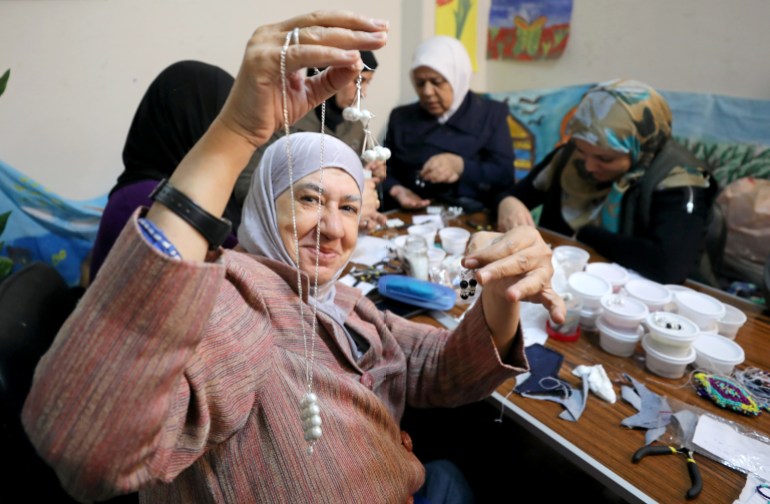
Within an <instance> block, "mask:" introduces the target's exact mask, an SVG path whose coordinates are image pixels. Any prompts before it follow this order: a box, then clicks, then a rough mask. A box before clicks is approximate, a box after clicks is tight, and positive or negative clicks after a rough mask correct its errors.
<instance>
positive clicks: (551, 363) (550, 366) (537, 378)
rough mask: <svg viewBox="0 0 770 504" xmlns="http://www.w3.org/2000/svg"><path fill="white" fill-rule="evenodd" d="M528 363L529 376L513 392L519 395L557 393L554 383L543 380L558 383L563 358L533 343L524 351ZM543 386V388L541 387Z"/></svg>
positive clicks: (555, 352)
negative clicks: (552, 380) (551, 380)
mask: <svg viewBox="0 0 770 504" xmlns="http://www.w3.org/2000/svg"><path fill="white" fill-rule="evenodd" d="M524 353H525V354H526V356H527V361H528V362H529V369H530V371H529V372H530V376H529V378H527V379H526V380H525V381H524V382H522V383H521V384H519V385H518V386H517V387H516V388H515V389H514V390H515V391H516V392H518V393H519V394H547V393H555V392H558V390H559V389H558V388H555V387H554V383H553V382H550V383H549V381H550V380H546V381H542V380H543V378H553V379H554V380H556V381H558V376H559V369H560V368H561V364H562V362H563V361H564V356H563V355H562V354H560V353H559V352H557V351H555V350H551V349H550V348H546V347H544V346H543V345H541V344H540V343H534V344H532V345H529V346H528V347H526V348H525V349H524ZM543 384H545V386H544V385H543Z"/></svg>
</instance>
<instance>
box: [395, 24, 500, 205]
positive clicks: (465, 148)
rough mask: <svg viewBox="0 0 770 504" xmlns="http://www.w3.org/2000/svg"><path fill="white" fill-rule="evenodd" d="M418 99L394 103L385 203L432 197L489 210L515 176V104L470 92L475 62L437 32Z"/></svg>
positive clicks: (419, 67) (416, 69) (426, 53)
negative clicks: (511, 107)
mask: <svg viewBox="0 0 770 504" xmlns="http://www.w3.org/2000/svg"><path fill="white" fill-rule="evenodd" d="M411 79H412V85H413V86H414V89H415V92H416V93H417V96H418V101H417V103H412V104H410V105H404V106H401V107H398V108H396V109H394V110H393V112H392V113H391V114H390V120H389V121H388V132H387V135H386V137H385V145H386V146H387V147H388V148H390V150H391V153H392V155H391V158H390V159H389V160H388V175H387V177H386V179H385V182H384V183H383V193H384V195H385V201H384V202H383V203H384V208H386V209H387V208H421V207H424V206H427V205H428V204H429V203H430V200H431V199H437V200H438V201H439V202H443V203H446V204H450V205H460V206H462V207H463V208H464V209H465V210H466V211H467V212H475V211H479V210H483V209H484V207H485V204H484V202H485V201H490V200H491V198H490V196H491V195H492V194H494V192H495V191H496V189H494V188H495V187H500V184H510V183H512V182H513V175H514V170H513V148H512V146H511V137H510V132H509V129H508V122H507V117H508V108H507V107H506V106H505V105H504V104H503V103H500V102H496V101H492V100H486V99H483V98H481V97H479V96H478V95H476V94H474V93H473V92H472V91H470V81H471V61H470V58H469V57H468V53H467V52H466V51H465V48H464V47H463V45H462V44H461V43H460V42H459V41H458V40H456V39H454V38H452V37H446V36H437V37H433V38H430V39H428V40H426V41H425V42H423V43H422V44H421V45H420V46H419V47H418V48H417V51H416V52H415V55H414V59H413V61H412V67H411Z"/></svg>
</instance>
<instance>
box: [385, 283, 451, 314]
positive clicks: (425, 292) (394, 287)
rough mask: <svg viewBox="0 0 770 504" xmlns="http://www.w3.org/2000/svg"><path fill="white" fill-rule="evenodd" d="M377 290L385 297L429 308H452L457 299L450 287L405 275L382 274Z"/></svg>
mask: <svg viewBox="0 0 770 504" xmlns="http://www.w3.org/2000/svg"><path fill="white" fill-rule="evenodd" d="M377 290H379V291H380V294H382V295H383V296H385V297H388V298H391V299H395V300H396V301H401V302H402V303H409V304H412V305H415V306H419V307H421V308H427V309H428V310H450V309H451V308H452V307H454V305H455V300H456V295H455V291H454V290H452V289H450V288H449V287H446V286H444V285H439V284H435V283H432V282H426V281H425V280H419V279H417V278H412V277H409V276H404V275H383V276H381V277H380V279H379V281H378V283H377Z"/></svg>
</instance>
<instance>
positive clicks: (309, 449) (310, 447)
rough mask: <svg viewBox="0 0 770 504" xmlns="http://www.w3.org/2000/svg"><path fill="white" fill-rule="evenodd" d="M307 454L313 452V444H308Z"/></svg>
mask: <svg viewBox="0 0 770 504" xmlns="http://www.w3.org/2000/svg"><path fill="white" fill-rule="evenodd" d="M307 454H308V455H312V454H313V445H310V446H308V447H307Z"/></svg>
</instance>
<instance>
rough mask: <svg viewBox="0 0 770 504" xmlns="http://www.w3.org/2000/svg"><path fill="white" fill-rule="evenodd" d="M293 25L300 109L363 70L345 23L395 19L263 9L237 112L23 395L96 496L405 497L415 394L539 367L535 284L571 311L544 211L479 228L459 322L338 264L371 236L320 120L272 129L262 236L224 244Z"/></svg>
mask: <svg viewBox="0 0 770 504" xmlns="http://www.w3.org/2000/svg"><path fill="white" fill-rule="evenodd" d="M315 24H318V25H320V26H314V25H315ZM293 27H299V33H298V38H299V40H300V44H299V45H295V46H292V47H291V51H288V52H287V53H286V66H285V68H286V72H287V73H288V74H289V75H288V79H287V80H289V81H290V82H293V83H294V84H296V85H294V84H293V85H292V86H291V92H290V93H287V97H286V100H287V105H286V107H285V112H286V113H287V115H288V119H289V122H291V121H294V120H296V119H297V118H299V117H302V116H303V115H304V114H306V113H307V112H308V111H309V110H311V109H312V107H313V106H315V105H317V104H318V103H319V102H320V101H321V100H323V99H325V98H327V97H328V96H330V95H332V94H334V92H335V91H336V90H337V89H339V88H340V87H342V86H343V85H344V84H346V83H347V82H349V81H350V80H351V79H353V78H355V76H356V74H357V72H358V70H357V68H359V67H360V61H359V60H358V58H359V57H358V53H357V51H356V52H353V51H349V50H344V49H338V48H336V46H335V44H344V47H345V48H346V49H349V48H351V47H352V48H355V49H376V48H378V47H381V46H382V45H383V44H384V40H385V37H384V36H383V33H382V32H383V31H384V30H386V29H387V24H386V23H384V22H377V21H375V20H371V19H370V18H369V17H365V16H356V15H352V14H348V13H340V12H336V11H335V12H317V13H315V14H313V15H307V16H299V17H296V18H294V19H292V20H290V21H286V22H283V23H277V24H273V25H270V26H267V27H263V28H260V29H258V30H257V31H256V32H255V34H254V36H253V37H252V39H251V40H250V42H249V45H248V47H247V51H246V57H245V58H244V62H243V65H242V68H241V70H240V72H239V73H238V78H237V79H236V82H235V84H234V85H233V90H232V92H231V94H230V96H229V97H228V99H227V102H226V104H225V106H224V108H223V110H222V112H221V113H220V115H219V116H218V117H217V119H216V120H215V121H214V123H213V124H212V126H211V127H210V128H209V130H208V131H207V132H206V133H205V134H204V135H203V137H202V138H201V140H200V141H199V142H198V143H197V144H196V145H195V147H194V148H193V149H192V150H191V151H190V153H189V154H188V155H187V156H186V157H185V158H184V160H183V161H182V162H181V164H180V165H179V167H178V168H177V169H176V170H174V173H173V175H172V177H171V179H170V180H169V181H168V182H167V183H166V182H163V183H162V184H161V188H160V190H159V191H158V192H157V194H155V196H154V197H155V202H154V203H153V205H152V207H150V209H149V211H139V212H137V213H135V214H134V216H133V217H132V219H131V220H130V222H129V223H128V225H127V226H126V228H125V229H124V231H123V233H122V234H121V236H120V238H119V239H118V241H117V242H116V244H115V246H114V247H113V249H112V251H111V252H110V254H109V256H108V257H107V259H106V261H105V262H104V265H103V267H102V270H101V273H100V274H99V275H98V276H97V277H96V279H95V282H94V283H93V284H92V285H91V286H90V287H89V289H88V291H87V292H86V294H85V295H84V297H83V298H82V299H81V301H80V303H79V304H78V307H77V308H76V310H75V312H74V313H73V315H72V316H71V317H70V319H68V321H67V322H66V323H65V325H64V327H63V328H62V330H61V331H60V333H59V334H58V335H57V337H56V340H55V341H54V343H53V345H52V346H51V349H50V350H49V352H48V353H47V354H46V355H45V356H44V357H43V359H42V360H41V362H40V364H39V365H38V368H37V370H36V373H35V380H34V383H33V385H32V390H31V392H30V394H29V396H28V398H27V402H26V404H25V408H24V412H23V421H24V426H25V428H26V430H27V433H28V434H29V437H30V439H31V441H32V442H33V444H34V445H35V447H36V449H37V451H38V453H40V454H41V456H42V457H43V458H44V459H45V460H46V461H47V462H48V463H49V464H50V465H51V466H52V467H54V469H55V470H56V472H57V474H58V476H59V479H60V481H61V482H62V484H63V485H64V486H65V488H66V489H67V490H68V491H69V492H70V493H71V494H72V495H73V496H75V497H77V498H78V499H79V500H83V501H94V500H104V499H106V498H107V497H109V496H111V495H114V494H116V493H122V492H131V491H136V490H139V492H140V493H141V494H142V495H141V500H142V501H143V502H164V503H183V502H191V501H207V502H223V501H231V502H308V501H314V502H364V501H366V502H388V503H391V502H406V501H408V500H409V499H410V498H411V496H412V495H413V494H414V493H415V492H416V491H417V489H418V488H419V487H420V486H421V485H422V483H423V479H424V468H423V466H422V464H421V463H420V461H419V460H417V458H416V457H415V456H414V455H413V454H412V452H411V442H410V441H409V439H408V436H406V435H405V434H404V433H402V432H401V431H400V429H399V421H400V419H401V415H402V413H403V411H404V407H405V405H406V404H407V403H409V404H412V405H415V406H425V407H427V406H452V405H457V404H462V403H465V402H468V401H474V400H478V399H480V398H482V397H484V396H486V395H488V394H489V393H491V392H492V391H493V390H494V389H495V388H496V387H497V386H499V384H500V383H502V382H503V381H504V380H506V379H508V378H510V377H512V376H514V375H515V374H517V373H518V372H520V371H522V370H523V369H524V368H526V365H527V363H526V358H525V357H524V348H523V341H522V340H523V338H522V336H521V333H520V331H518V319H519V317H518V314H519V301H520V300H523V299H529V300H533V301H537V302H542V303H543V304H545V305H546V306H547V307H548V308H549V309H550V311H551V315H552V316H553V317H554V318H555V319H556V320H557V321H563V319H564V306H563V303H562V302H561V300H560V298H559V297H558V296H556V295H555V294H554V292H553V291H552V289H551V288H550V283H549V279H550V277H551V274H552V272H553V270H552V269H551V267H550V252H549V250H548V247H547V245H546V244H545V243H544V242H543V240H542V238H540V235H539V234H538V233H537V232H536V231H535V230H534V229H533V228H521V229H519V230H514V231H512V232H511V234H509V235H498V234H481V236H480V237H479V238H477V239H476V240H474V241H473V242H472V244H471V247H472V250H473V252H472V253H471V254H469V255H468V256H467V257H466V259H465V265H466V266H467V267H472V268H477V270H476V276H477V279H478V281H479V283H480V284H482V285H483V286H484V289H483V290H482V293H481V299H479V301H478V302H477V303H476V304H475V307H473V308H471V309H470V311H469V312H468V315H467V316H466V317H465V318H464V320H463V321H462V322H461V323H460V325H459V326H458V327H457V328H456V329H455V330H454V331H452V332H449V331H446V330H442V329H439V328H436V327H433V326H428V325H424V324H417V323H414V322H410V321H408V320H405V319H403V318H401V317H398V316H396V315H394V314H392V313H390V312H380V311H379V310H377V308H376V307H375V306H374V304H373V303H372V302H371V301H370V300H368V299H367V298H366V297H364V296H363V295H362V294H361V292H360V291H359V290H358V289H355V288H352V287H348V286H346V285H343V284H342V283H338V282H336V280H337V278H338V277H339V275H340V274H341V272H342V271H343V270H344V268H345V266H346V265H347V262H348V260H349V259H350V256H351V254H352V252H353V248H354V247H355V244H356V239H357V235H358V220H359V219H360V216H359V215H360V211H361V191H362V187H363V177H362V168H361V162H360V160H359V159H358V156H357V155H356V154H355V153H354V152H353V151H352V150H351V149H350V148H349V147H347V146H346V145H345V144H344V143H342V142H341V141H339V140H336V139H334V138H331V137H329V136H325V137H323V147H321V145H322V144H321V135H320V134H317V133H303V134H295V135H291V136H289V137H286V138H283V139H281V140H279V141H278V142H276V143H275V144H274V145H272V146H271V147H270V148H269V149H268V150H267V152H266V154H265V157H264V159H263V161H262V163H261V164H260V166H259V167H258V169H257V170H258V173H256V174H255V176H254V177H253V179H252V188H251V193H252V194H251V195H250V196H249V197H248V198H247V201H246V204H245V205H246V209H245V211H244V215H243V220H242V224H241V228H240V229H239V233H238V234H239V240H240V243H241V245H242V246H243V247H244V248H245V249H246V251H247V252H243V251H238V250H225V249H222V248H221V247H220V246H219V243H217V241H218V240H220V239H223V236H222V233H215V232H214V231H215V230H216V229H217V228H218V227H219V224H217V221H218V219H219V218H218V217H217V216H218V215H222V212H223V210H224V208H225V204H226V202H227V200H228V198H229V196H230V194H231V193H232V189H233V186H234V184H235V181H236V179H237V177H238V174H239V173H240V171H241V169H242V168H243V166H244V164H245V163H246V161H247V160H248V159H249V157H250V156H251V155H252V154H253V152H254V149H255V148H257V147H259V146H260V145H262V144H264V143H265V142H266V141H267V140H268V139H269V138H270V136H271V135H272V134H273V132H274V131H275V129H276V127H277V124H279V121H280V118H281V117H282V112H284V111H282V110H281V107H279V106H277V104H280V102H281V99H280V96H281V73H280V67H279V61H280V54H281V45H282V43H283V40H285V37H286V33H287V32H290V31H291V30H292V28H293ZM321 27H339V28H337V29H335V30H329V31H326V30H325V29H323V28H321ZM322 65H323V66H329V67H330V68H329V69H328V70H327V71H326V73H325V74H324V75H321V76H310V77H303V76H301V74H300V71H301V70H302V69H303V68H305V67H307V66H322ZM257 82H259V83H260V85H259V86H255V85H254V83H257ZM276 97H279V98H276ZM289 153H290V154H289ZM321 159H323V162H322V163H321V162H320V160H321ZM290 160H291V161H290ZM321 167H323V168H324V169H323V170H320V168H321ZM289 170H291V171H292V177H291V180H293V181H294V183H293V184H290V183H289V180H290V177H289V173H288V171H289ZM169 187H170V189H169ZM169 193H170V195H169ZM188 200H189V201H188ZM189 214H193V215H197V217H196V218H190V216H189ZM492 237H495V239H494V240H491V239H490V238H492ZM482 244H484V245H485V246H484V247H481V245H482ZM316 310H317V311H316ZM310 391H312V392H313V394H314V395H313V396H312V398H311V397H310V395H308V393H309V392H310ZM311 406H312V407H311ZM316 417H318V418H316ZM319 424H320V425H319ZM308 451H310V452H311V454H308ZM361 475H365V477H363V478H362V477H361Z"/></svg>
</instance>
